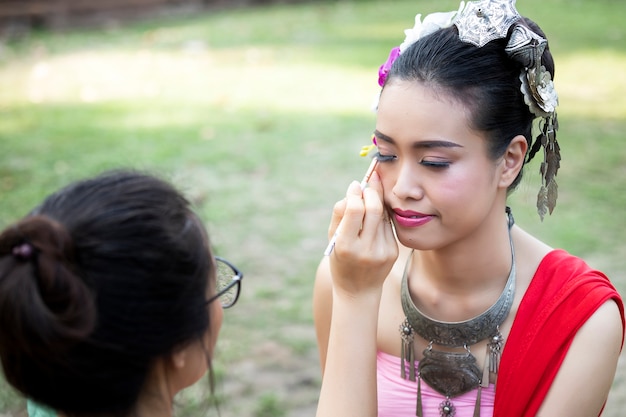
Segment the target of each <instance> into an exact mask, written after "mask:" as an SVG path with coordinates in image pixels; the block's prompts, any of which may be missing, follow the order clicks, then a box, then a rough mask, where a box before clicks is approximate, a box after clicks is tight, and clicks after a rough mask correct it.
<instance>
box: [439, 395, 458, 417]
mask: <svg viewBox="0 0 626 417" xmlns="http://www.w3.org/2000/svg"><path fill="white" fill-rule="evenodd" d="M439 415H440V416H441V417H454V416H455V415H456V408H455V407H454V404H452V402H450V398H448V397H446V399H445V400H444V401H442V403H441V404H439Z"/></svg>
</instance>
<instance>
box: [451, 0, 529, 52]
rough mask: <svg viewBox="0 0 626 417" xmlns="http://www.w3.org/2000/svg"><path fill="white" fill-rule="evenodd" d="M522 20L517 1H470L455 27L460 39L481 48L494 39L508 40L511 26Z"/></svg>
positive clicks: (456, 21)
mask: <svg viewBox="0 0 626 417" xmlns="http://www.w3.org/2000/svg"><path fill="white" fill-rule="evenodd" d="M521 18H522V16H520V14H519V13H518V12H517V10H516V9H515V0H480V1H468V2H467V5H466V6H465V8H464V9H463V10H462V11H461V13H459V14H458V15H457V18H456V19H455V21H454V25H455V26H456V27H457V29H458V30H459V39H461V40H462V41H463V42H467V43H471V44H472V45H476V46H478V47H479V48H480V47H482V46H485V45H486V44H487V43H488V42H489V41H492V40H494V39H501V38H506V35H507V33H508V31H509V28H510V27H511V25H512V24H513V23H515V22H517V21H518V20H520V19H521Z"/></svg>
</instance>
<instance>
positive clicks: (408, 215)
mask: <svg viewBox="0 0 626 417" xmlns="http://www.w3.org/2000/svg"><path fill="white" fill-rule="evenodd" d="M393 217H394V219H395V221H396V224H397V225H398V226H401V227H419V226H422V225H424V224H426V223H428V222H429V221H431V220H432V219H433V218H434V217H435V216H431V215H428V214H424V213H420V212H417V211H412V210H400V209H394V210H393Z"/></svg>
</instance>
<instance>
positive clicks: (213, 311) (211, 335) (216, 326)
mask: <svg viewBox="0 0 626 417" xmlns="http://www.w3.org/2000/svg"><path fill="white" fill-rule="evenodd" d="M223 320H224V309H223V308H222V306H221V305H220V303H219V300H216V301H215V302H213V303H211V308H210V310H209V330H208V331H207V334H206V339H205V343H206V347H207V349H208V350H209V357H210V358H213V352H214V351H215V345H216V344H217V339H218V336H219V332H220V330H221V328H222V322H223Z"/></svg>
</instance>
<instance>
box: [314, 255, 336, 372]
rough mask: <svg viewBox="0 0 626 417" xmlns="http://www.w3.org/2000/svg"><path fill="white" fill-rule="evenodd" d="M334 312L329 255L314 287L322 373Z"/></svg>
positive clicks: (316, 327)
mask: <svg viewBox="0 0 626 417" xmlns="http://www.w3.org/2000/svg"><path fill="white" fill-rule="evenodd" d="M332 314H333V282H332V277H331V276H330V263H329V261H328V257H326V256H325V257H324V259H322V261H321V262H320V264H319V266H318V268H317V273H316V274H315V286H314V287H313V319H314V322H315V334H316V336H317V349H318V351H319V355H320V367H321V369H322V375H323V374H324V367H325V366H326V351H327V349H328V337H329V334H330V320H331V317H332Z"/></svg>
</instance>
